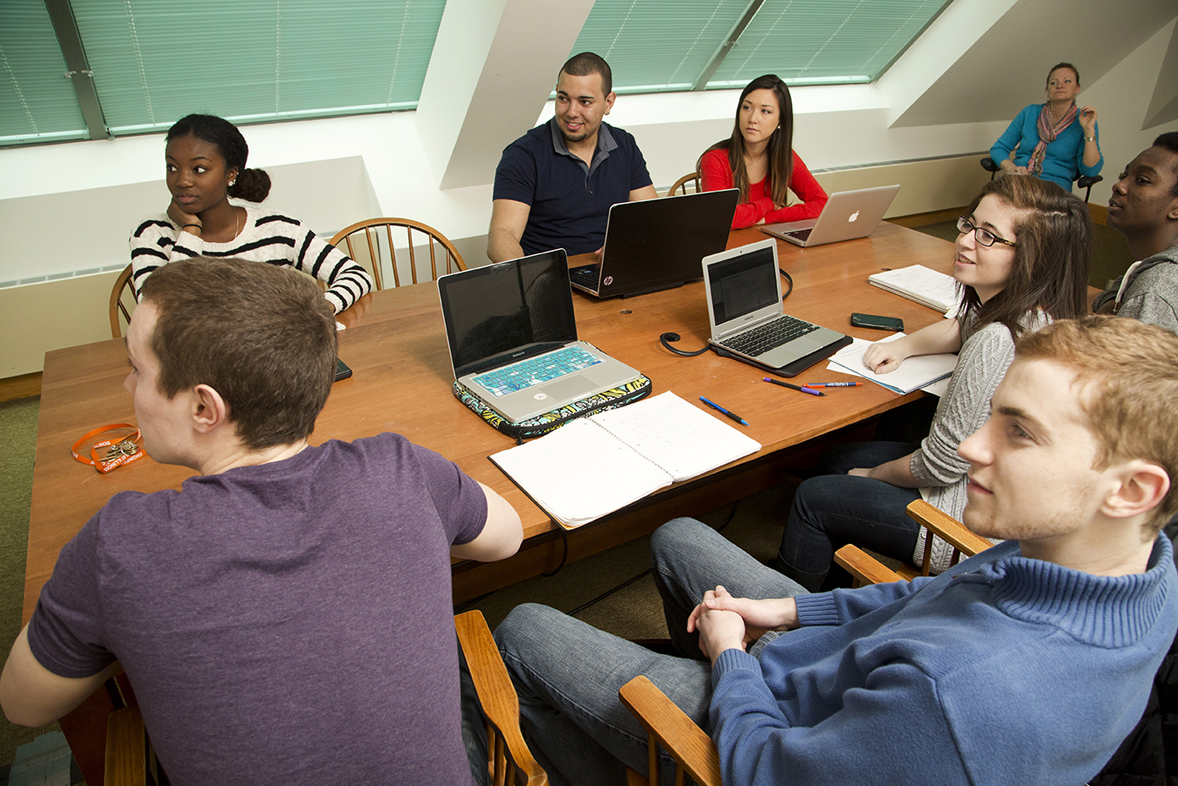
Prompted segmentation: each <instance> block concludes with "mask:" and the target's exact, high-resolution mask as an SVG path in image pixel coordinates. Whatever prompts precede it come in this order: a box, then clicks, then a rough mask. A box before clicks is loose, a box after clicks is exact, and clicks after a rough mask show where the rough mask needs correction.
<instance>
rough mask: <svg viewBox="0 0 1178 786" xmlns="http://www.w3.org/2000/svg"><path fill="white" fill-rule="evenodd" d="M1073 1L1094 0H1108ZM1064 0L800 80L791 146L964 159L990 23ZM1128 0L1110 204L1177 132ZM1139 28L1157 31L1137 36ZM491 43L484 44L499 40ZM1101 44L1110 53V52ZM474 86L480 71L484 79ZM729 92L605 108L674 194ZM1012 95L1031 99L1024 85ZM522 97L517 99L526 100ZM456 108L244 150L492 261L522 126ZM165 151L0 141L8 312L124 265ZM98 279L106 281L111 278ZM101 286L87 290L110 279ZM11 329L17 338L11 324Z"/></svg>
mask: <svg viewBox="0 0 1178 786" xmlns="http://www.w3.org/2000/svg"><path fill="white" fill-rule="evenodd" d="M1075 1H1076V2H1080V3H1081V4H1082V6H1083V7H1087V6H1089V5H1091V4H1092V3H1097V2H1100V3H1103V2H1104V0H1075ZM501 2H504V3H506V6H507V9H508V12H513V11H518V8H514V6H516V5H517V4H518V5H519V6H520V7H530V6H529V5H528V4H533V3H534V2H536V0H501ZM1126 3H1127V4H1128V6H1131V7H1132V8H1128V9H1127V7H1126V6H1125V4H1126ZM1064 7H1067V8H1072V7H1074V5H1073V2H1072V0H1069V2H1068V3H1063V2H1062V0H955V2H954V3H953V4H952V5H951V6H949V8H948V9H947V10H946V11H945V12H944V13H943V14H942V15H941V16H940V17H939V18H938V19H937V20H936V21H935V22H934V23H933V25H932V26H930V28H929V30H928V31H926V33H925V34H924V35H923V36H922V37H921V38H920V39H918V40H917V41H916V42H915V43H914V44H913V45H912V46H911V47H910V48H909V50H908V51H907V52H906V53H905V54H904V56H903V57H901V58H900V60H899V61H898V62H897V63H896V65H895V66H894V67H893V68H892V69H891V70H890V71H889V72H888V73H887V74H886V75H885V76H884V77H883V78H882V79H881V80H880V81H879V82H878V83H876V84H873V85H858V86H842V87H803V88H798V89H796V90H794V91H793V94H794V107H795V120H796V129H795V134H794V143H795V147H796V148H797V150H798V151H799V153H800V155H801V156H802V157H803V158H804V159H805V161H806V163H807V164H808V165H809V166H810V168H811V169H813V170H818V171H819V172H821V171H822V170H838V169H844V168H849V167H867V166H871V165H875V164H881V163H888V162H900V161H914V160H923V159H929V158H950V159H951V158H957V159H960V158H961V157H962V156H965V155H966V154H974V153H981V152H982V151H985V150H988V148H989V146H990V145H991V143H992V142H993V140H994V139H995V138H996V137H997V136H998V135H999V134H1000V133H1001V132H1002V131H1003V129H1004V128H1005V127H1006V125H1007V123H1008V122H1009V118H1010V117H1011V116H1012V115H1013V113H1014V112H1013V111H1007V110H1006V109H1005V108H1001V107H994V106H990V107H989V108H988V111H987V112H983V113H982V114H980V115H974V116H973V118H972V119H971V120H970V121H969V122H957V121H958V120H960V119H962V118H961V115H960V113H959V112H958V111H957V110H958V109H959V108H960V104H959V101H960V97H961V96H962V95H964V96H966V97H968V96H969V95H971V94H977V95H983V94H985V95H988V94H989V93H990V92H992V91H993V89H994V85H993V84H992V81H994V80H991V79H989V75H990V74H991V73H993V74H1006V73H1007V71H1008V68H1009V63H1008V62H1007V61H1008V60H1009V59H1010V58H1009V55H1008V54H1001V53H996V54H994V55H992V56H990V59H989V61H987V59H986V58H987V51H988V50H989V49H990V47H987V46H985V45H984V43H985V39H986V37H987V36H992V35H1002V36H1024V37H1026V40H1027V41H1032V42H1037V45H1038V46H1041V43H1042V42H1041V38H1040V37H1039V36H1038V33H1037V32H1036V30H1035V29H1022V28H1021V27H1019V26H1011V25H1009V24H1008V23H1009V20H1010V19H1011V18H1012V14H1013V15H1014V16H1015V17H1017V18H1021V19H1025V18H1037V17H1038V16H1042V15H1045V14H1050V13H1051V12H1052V10H1058V9H1060V8H1064ZM1118 9H1119V13H1122V14H1123V15H1125V16H1126V17H1128V18H1132V19H1142V20H1145V21H1144V22H1141V23H1140V24H1138V26H1137V27H1134V26H1133V25H1128V27H1127V28H1126V30H1125V31H1123V32H1122V33H1121V34H1120V38H1118V39H1115V40H1108V41H1106V42H1105V44H1104V49H1106V50H1109V51H1120V52H1122V54H1120V55H1119V56H1118V57H1117V59H1115V60H1113V62H1112V64H1111V65H1109V66H1106V67H1105V68H1104V70H1101V69H1100V68H1097V69H1092V70H1089V69H1087V67H1086V66H1081V68H1082V73H1083V74H1084V81H1085V90H1084V92H1083V93H1082V94H1081V96H1080V100H1081V101H1084V102H1087V103H1092V104H1093V105H1095V106H1096V107H1097V109H1098V111H1099V113H1100V114H1099V123H1100V129H1101V141H1102V147H1103V150H1104V154H1105V158H1106V165H1105V169H1104V175H1105V177H1106V181H1105V182H1104V183H1102V184H1101V185H1099V186H1098V187H1097V188H1096V189H1094V191H1093V201H1094V202H1101V203H1103V202H1104V201H1107V198H1108V196H1109V193H1110V184H1111V181H1112V180H1113V179H1114V176H1115V175H1116V173H1117V172H1119V171H1120V168H1121V167H1123V166H1124V165H1125V164H1126V163H1127V162H1128V161H1129V160H1130V159H1131V158H1132V157H1133V156H1134V155H1136V153H1137V152H1138V151H1140V150H1141V149H1143V148H1144V147H1147V146H1148V145H1149V143H1150V142H1151V141H1152V139H1153V138H1154V137H1155V136H1156V135H1157V134H1159V133H1161V132H1163V131H1169V130H1178V121H1175V122H1170V123H1168V124H1164V125H1161V126H1158V127H1155V128H1149V129H1143V128H1142V126H1143V124H1144V122H1145V121H1144V115H1145V113H1146V110H1147V107H1148V106H1149V104H1150V100H1151V97H1152V96H1153V95H1154V93H1155V91H1156V89H1157V86H1158V78H1159V75H1161V74H1162V73H1163V70H1164V69H1163V61H1164V60H1165V58H1166V53H1167V51H1170V50H1173V49H1174V47H1175V36H1176V35H1178V33H1176V31H1175V22H1174V16H1175V14H1178V3H1174V2H1173V0H1124V2H1123V3H1122V4H1121V5H1119V6H1118ZM1131 11H1134V13H1131ZM576 13H581V11H577V12H576ZM1167 15H1168V16H1167ZM1161 17H1166V18H1168V19H1169V20H1170V21H1169V22H1167V23H1165V24H1164V25H1162V26H1161V27H1157V26H1156V21H1155V20H1156V19H1158V18H1161ZM1077 24H1078V25H1079V26H1080V27H1082V26H1083V19H1081V20H1079V22H1078V23H1077V22H1075V20H1073V25H1074V26H1075V25H1077ZM1142 25H1145V26H1146V27H1149V26H1150V25H1153V27H1149V29H1148V30H1146V31H1145V32H1142V30H1143V28H1142ZM1099 32H1100V31H1099V30H1098V31H1096V34H1097V35H1098V34H1099ZM496 45H497V44H495V43H493V44H492V45H491V46H492V52H494V51H496V50H495V49H494V47H495V46H496ZM1024 48H1025V49H1026V50H1027V51H1028V52H1031V51H1032V50H1033V49H1034V47H1033V46H1032V45H1030V44H1027V45H1026V46H1025V47H1024ZM1051 49H1052V51H1050V52H1048V53H1046V54H1043V53H1040V52H1038V51H1035V56H1036V57H1047V58H1048V59H1050V60H1051V61H1052V62H1055V61H1056V60H1059V59H1069V57H1070V59H1074V60H1076V61H1077V64H1080V63H1081V62H1082V58H1083V56H1084V52H1082V51H1081V52H1076V51H1073V50H1070V49H1069V46H1068V45H1066V44H1057V45H1056V46H1055V47H1052V48H1051ZM1056 50H1058V51H1056ZM1004 51H1005V50H1004ZM519 56H520V57H521V58H526V57H536V58H538V59H540V60H541V61H542V62H540V63H533V66H535V67H537V68H542V69H547V70H548V71H551V73H552V80H553V81H555V76H556V73H555V72H556V70H557V69H558V68H559V62H557V64H556V65H555V66H554V65H552V62H551V61H552V60H553V58H554V57H556V55H554V54H553V53H551V52H544V53H533V52H530V51H527V50H526V49H525V50H523V51H521V52H520V55H519ZM1103 56H1105V57H1106V59H1107V58H1108V53H1107V52H1104V53H1103ZM488 57H490V56H488ZM1028 57H1030V55H1028ZM962 61H967V63H968V65H969V71H970V73H969V75H968V78H963V75H962V73H961V71H960V70H959V69H958V68H957V66H958V64H959V63H961V62H962ZM987 63H988V65H987ZM1036 73H1037V72H1036ZM1026 78H1027V79H1030V80H1031V81H1032V82H1037V81H1038V79H1039V77H1038V76H1036V75H1035V73H1032V74H1031V75H1030V76H1029V77H1026ZM428 81H429V80H428V79H427V82H428ZM1024 81H1025V80H1024V79H1022V78H1021V77H1020V83H1019V84H1018V85H1017V86H1016V85H1009V84H1008V85H1005V87H1006V88H1007V89H1009V90H1010V91H1012V92H1013V91H1015V90H1016V88H1017V90H1022V91H1025V90H1026V85H1025V84H1023V82H1024ZM490 83H491V84H492V87H490V88H488V89H494V90H500V91H503V92H502V93H501V94H500V96H499V99H500V102H501V103H502V104H503V105H504V106H508V105H511V102H513V101H515V100H517V99H519V97H518V96H515V95H514V94H513V93H512V92H511V90H510V86H509V85H503V84H501V83H500V82H498V81H496V80H490ZM479 84H480V85H485V84H487V80H485V79H484V80H482V81H480V82H479ZM999 86H1000V87H1001V86H1002V85H999ZM480 89H482V88H480ZM532 92H533V93H535V92H536V91H532ZM1032 92H1034V91H1032ZM1020 95H1021V94H1020ZM938 96H939V98H938ZM736 97H737V93H736V91H709V92H699V93H678V94H659V95H646V96H621V97H619V98H618V100H617V103H616V105H615V107H614V110H613V112H612V113H611V115H610V117H609V121H610V122H611V123H614V124H616V125H618V126H621V127H624V128H626V129H627V130H629V131H630V132H632V133H633V134H634V135H635V137H636V138H637V139H638V142H639V145H640V146H641V148H642V150H643V152H644V154H645V155H646V158H647V162H648V165H649V168H650V172H651V175H652V177H653V178H654V181H655V184H656V186H659V187H660V190H663V189H665V188H666V187H667V186H669V185H670V184H671V183H672V182H674V181H675V180H676V179H677V178H678V177H679V176H681V175H683V174H685V173H687V172H689V171H691V170H692V169H693V167H694V164H695V161H696V158H697V157H698V155H699V154H700V152H701V151H702V150H703V149H704V148H705V147H707V146H708V145H709V144H711V143H712V142H715V141H716V140H718V139H720V138H722V137H725V136H727V135H728V133H729V132H730V129H731V123H732V117H733V114H734V110H735V105H736ZM1036 97H1037V96H1034V95H1032V96H1031V98H1030V99H1029V100H1035V98H1036ZM471 100H473V99H471ZM524 100H526V101H528V102H529V105H534V106H535V112H536V114H537V115H539V117H538V118H537V119H538V120H544V119H547V118H548V117H550V116H551V112H552V107H551V104H546V105H545V104H543V102H542V96H541V97H537V96H530V97H528V98H527V99H524ZM1010 100H1014V101H1015V103H1020V105H1021V103H1025V102H1023V100H1022V98H1017V97H1016V98H1014V99H1010ZM423 103H426V98H424V97H423ZM975 103H976V102H975ZM443 106H444V104H443ZM513 111H514V112H516V113H518V109H515V108H513ZM524 116H526V114H525V115H524ZM914 118H919V122H914ZM475 119H476V120H477V118H475ZM446 122H448V120H447V117H446V114H445V112H444V111H439V113H438V120H437V121H435V123H434V124H433V126H432V127H429V126H427V127H425V128H423V127H422V126H423V124H421V123H419V122H417V118H416V117H415V113H412V112H405V113H396V114H383V115H369V116H360V117H347V118H335V119H328V120H314V121H302V122H292V123H279V124H273V125H263V126H251V127H249V128H247V129H246V131H245V134H246V136H247V138H248V139H249V142H250V150H251V156H250V161H249V164H250V166H255V167H261V168H264V169H267V170H268V171H269V172H270V173H271V176H272V177H273V180H274V189H273V192H272V195H271V197H270V199H269V200H268V201H267V204H271V205H273V206H275V207H278V208H281V209H283V210H285V211H287V212H289V213H290V214H292V215H295V216H297V217H299V218H301V219H303V220H304V221H305V222H307V223H308V224H309V225H310V226H311V227H312V228H313V229H315V231H317V232H319V233H320V234H324V235H330V234H333V233H334V232H335V231H336V230H338V229H340V228H342V227H343V226H345V225H346V224H349V223H351V222H353V221H356V220H359V219H361V218H367V217H371V216H375V215H388V216H407V217H412V218H415V219H418V220H420V221H424V222H425V223H427V224H430V225H432V226H435V227H437V228H438V229H440V230H441V231H442V232H444V233H445V234H446V235H448V236H449V237H450V238H451V239H452V240H454V241H455V242H456V243H457V244H458V245H459V247H460V248H461V249H462V252H463V254H464V256H468V257H469V261H470V262H471V263H473V264H479V263H481V262H482V261H484V260H483V259H480V258H477V255H478V254H479V252H480V250H481V249H482V247H483V240H482V236H483V235H485V233H486V231H487V224H488V222H489V219H490V210H491V183H490V179H491V178H490V173H491V172H492V171H493V163H494V160H495V159H497V157H498V153H497V150H498V149H501V147H502V145H505V144H507V142H509V141H510V139H511V137H512V135H513V134H515V133H522V132H523V131H524V130H525V129H524V128H522V127H521V128H519V129H517V130H513V129H509V128H508V129H504V128H495V127H494V125H493V124H488V126H487V128H486V133H487V134H488V135H489V136H490V138H491V141H493V142H494V144H488V140H486V139H478V138H477V134H471V133H469V128H470V118H467V116H466V114H465V113H463V112H459V113H456V114H455V118H454V120H453V121H452V122H454V123H461V124H464V126H465V127H466V129H467V130H465V131H463V133H458V132H457V131H456V130H455V129H449V132H450V133H445V134H441V133H440V132H439V135H441V136H445V137H446V138H447V139H451V140H456V141H455V142H453V143H452V144H454V145H455V147H454V152H453V153H452V154H451V156H450V157H447V156H445V155H444V154H442V155H439V153H438V151H437V150H436V149H435V146H436V143H437V140H436V139H435V138H434V137H433V136H432V135H430V134H431V133H432V129H433V127H441V124H444V123H446ZM524 125H526V123H525V124H524ZM476 126H477V124H476ZM423 134H427V137H426V138H423V136H422V135H423ZM472 138H473V139H472ZM464 139H466V140H468V141H466V142H464V141H463V140H464ZM447 144H451V143H449V142H448V143H447ZM464 145H466V146H465V147H464ZM427 146H429V147H430V148H431V150H432V151H433V152H432V153H431V155H433V156H434V159H435V161H438V160H449V161H455V160H461V161H469V160H470V159H469V156H470V155H471V150H477V151H479V152H478V154H477V156H476V157H478V158H480V160H482V163H483V166H482V171H483V172H484V173H485V174H484V176H483V177H482V178H479V179H481V180H482V181H483V182H481V183H477V184H474V185H468V186H464V187H461V188H442V187H440V185H439V179H440V177H441V175H440V174H438V173H435V168H436V167H434V166H431V164H430V163H429V161H428V160H427V154H426V148H427ZM162 158H163V138H162V136H161V135H152V136H143V137H130V138H121V139H115V140H104V141H94V142H75V143H66V144H59V145H48V146H38V147H28V148H21V149H9V150H0V235H2V236H3V237H5V238H6V242H5V243H4V245H3V246H0V310H3V311H4V312H5V313H6V314H8V315H9V317H11V316H12V314H13V313H15V312H14V311H12V310H11V309H12V308H13V306H12V304H14V303H19V302H24V301H27V300H29V298H28V297H26V295H25V294H22V293H21V292H20V288H8V289H5V288H3V285H4V284H5V282H11V281H14V280H28V279H35V278H39V277H45V276H69V275H71V274H72V273H74V272H75V271H93V270H96V269H98V270H101V269H118V268H121V267H123V266H124V265H125V264H126V263H127V260H128V258H127V245H126V238H127V234H128V233H129V231H130V230H131V228H132V227H133V225H134V224H135V222H136V221H137V219H139V218H140V217H142V216H144V215H147V214H150V213H158V212H162V211H163V210H164V208H165V207H166V205H167V191H166V189H165V187H164V184H163V166H162V164H163V160H162ZM879 171H881V172H887V171H889V170H887V169H886V168H880V170H879ZM922 171H929V172H933V171H940V172H949V173H953V174H951V175H947V176H952V177H958V176H960V175H959V174H958V173H960V171H961V170H960V168H959V165H958V164H956V163H955V164H953V165H952V166H948V167H945V168H943V169H940V170H933V169H929V170H922ZM979 172H980V168H979ZM942 176H946V175H942ZM827 182H833V181H827ZM921 185H922V184H921V183H919V182H918V183H912V184H906V185H905V194H904V196H905V201H904V202H903V203H902V204H905V205H910V206H912V210H913V211H914V212H916V211H923V210H932V209H937V208H948V207H954V206H956V205H941V204H926V203H927V202H928V201H929V200H935V199H944V198H946V195H947V194H952V193H956V192H955V191H954V190H953V189H952V188H948V187H947V186H948V185H951V184H946V183H935V182H930V183H927V188H926V189H925V192H926V193H925V194H924V195H923V196H924V197H925V199H924V201H922V199H921V196H922V195H921V194H914V193H913V190H914V189H920V188H921ZM893 214H895V213H893ZM107 277H109V276H107ZM105 281H106V278H103V279H102V282H101V283H102V284H103V285H105ZM99 283H100V282H95V284H94V287H95V288H99V289H100V288H101V287H100V286H99ZM52 285H53V284H52V283H49V284H45V285H38V286H44V287H51V286H52ZM38 291H39V292H40V295H39V296H38V299H39V300H40V301H48V302H52V295H50V294H46V292H41V291H40V290H38ZM70 291H71V292H76V290H74V289H71V290H70ZM71 297H76V294H75V295H71ZM74 310H76V309H75V308H73V306H72V305H71V304H69V303H63V304H62V307H61V309H60V310H58V309H54V311H56V312H57V313H44V312H45V309H43V308H38V309H37V310H36V311H35V312H33V313H31V314H29V315H28V316H27V317H26V318H27V319H29V320H33V321H34V322H35V321H36V320H37V319H54V320H57V319H61V318H62V314H64V313H67V312H71V311H74ZM87 319H88V321H86V322H85V323H84V324H82V323H79V325H78V326H77V328H76V329H75V330H73V331H72V332H70V331H68V330H67V331H65V333H66V335H65V336H64V337H63V336H62V335H61V333H62V331H60V330H59V331H57V333H55V334H54V338H53V339H52V340H49V339H46V343H44V344H43V345H41V344H37V343H36V341H34V342H33V343H31V344H29V343H24V344H22V346H20V347H18V348H16V349H13V348H12V347H11V343H12V342H6V343H7V344H9V346H8V347H5V346H3V345H0V377H3V376H10V375H13V374H20V373H26V372H27V371H30V370H36V369H37V368H39V367H40V362H41V361H40V358H41V353H43V352H44V351H45V350H46V349H51V348H54V347H59V346H68V345H71V344H74V343H84V342H86V341H93V340H97V339H99V338H103V337H105V336H106V335H109V328H108V327H107V326H106V325H105V321H104V320H102V321H95V320H94V319H93V318H87ZM22 324H23V323H22ZM22 329H27V331H28V333H29V334H30V335H32V336H34V337H36V336H38V335H41V334H42V333H44V334H45V335H49V332H48V331H38V330H37V329H36V325H35V324H33V325H28V326H23V327H22ZM5 334H6V336H11V335H12V334H11V333H10V332H9V331H8V330H7V329H6V330H5ZM13 352H19V356H17V355H13V354H12V353H13ZM6 353H7V354H6Z"/></svg>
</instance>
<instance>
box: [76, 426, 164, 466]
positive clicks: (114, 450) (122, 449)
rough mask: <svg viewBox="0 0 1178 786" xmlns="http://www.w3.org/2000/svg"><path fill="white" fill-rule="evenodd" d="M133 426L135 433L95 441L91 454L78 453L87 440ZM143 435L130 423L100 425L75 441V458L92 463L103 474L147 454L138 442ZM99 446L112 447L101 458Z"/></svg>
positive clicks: (91, 447) (85, 462)
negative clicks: (118, 437) (87, 455)
mask: <svg viewBox="0 0 1178 786" xmlns="http://www.w3.org/2000/svg"><path fill="white" fill-rule="evenodd" d="M122 428H133V429H135V433H134V434H131V435H130V436H126V437H122V438H120V439H105V440H102V441H100V442H95V443H94V444H93V445H91V446H90V456H89V457H86V456H83V455H80V454H79V453H78V449H79V448H81V447H82V445H84V444H86V440H88V439H92V438H94V437H97V436H99V435H100V434H105V433H106V432H108V431H115V430H116V429H122ZM142 437H143V435H142V433H141V432H140V431H139V429H137V428H135V427H134V426H132V425H131V424H130V423H111V424H108V425H106V426H99V427H98V428H96V429H94V430H93V431H88V432H86V433H85V434H83V435H82V437H81V439H79V440H78V441H77V442H75V443H74V447H73V450H72V451H71V452H72V453H73V454H74V460H75V461H80V462H82V463H83V464H90V465H92V466H93V467H94V469H96V470H98V471H99V472H101V473H102V474H103V475H105V474H106V473H108V472H110V471H111V470H113V469H117V468H119V467H121V466H123V465H124V464H130V463H131V462H132V461H137V460H139V459H141V458H143V457H144V456H145V455H147V454H146V453H145V452H144V451H143V449H142V448H140V447H139V445H137V444H136V443H137V442H139V440H140V439H142ZM99 448H110V449H109V450H108V451H107V452H106V455H105V456H103V457H101V458H99V456H98V449H99Z"/></svg>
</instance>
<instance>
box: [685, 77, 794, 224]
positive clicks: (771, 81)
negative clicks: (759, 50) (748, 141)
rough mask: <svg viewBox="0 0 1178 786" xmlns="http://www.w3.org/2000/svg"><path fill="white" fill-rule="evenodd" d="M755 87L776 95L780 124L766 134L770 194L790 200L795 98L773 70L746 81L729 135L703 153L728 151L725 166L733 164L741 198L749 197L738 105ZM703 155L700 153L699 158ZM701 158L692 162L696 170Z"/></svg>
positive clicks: (781, 202) (778, 201) (783, 201)
mask: <svg viewBox="0 0 1178 786" xmlns="http://www.w3.org/2000/svg"><path fill="white" fill-rule="evenodd" d="M754 90H772V91H773V94H774V95H775V96H776V97H777V107H778V109H779V110H780V111H781V116H780V122H781V125H780V127H778V129H777V130H776V131H774V132H773V135H772V136H770V137H769V151H768V153H769V196H770V197H772V199H773V202H774V203H775V204H778V205H784V204H786V202H787V201H788V200H789V180H790V177H792V176H793V168H794V155H793V149H794V148H793V144H794V102H793V99H792V98H790V95H789V88H788V87H786V85H785V82H782V81H781V79H780V78H778V76H777V75H776V74H765V75H764V76H759V77H757V78H756V79H754V80H753V81H751V82H749V83H748V86H747V87H745V89H744V90H742V91H741V93H740V101H738V102H737V104H736V120H735V121H734V122H733V124H732V136H731V137H729V138H728V139H724V140H722V141H720V142H717V143H716V144H714V145H712V146H711V147H709V148H708V149H707V150H705V151H704V155H706V154H708V153H710V152H712V151H713V150H727V151H728V166H729V167H731V168H732V182H733V183H734V184H735V186H736V187H737V188H739V189H740V201H741V202H747V201H748V199H749V174H748V170H747V169H746V168H745V165H744V135H743V134H741V133H740V107H741V106H742V105H743V104H744V100H745V99H746V98H748V95H749V93H751V92H753V91H754ZM702 160H703V156H700V161H702ZM700 161H696V162H695V171H697V172H698V171H700Z"/></svg>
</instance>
